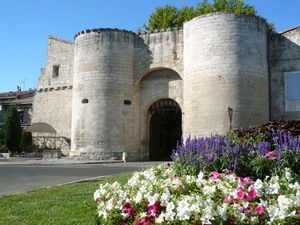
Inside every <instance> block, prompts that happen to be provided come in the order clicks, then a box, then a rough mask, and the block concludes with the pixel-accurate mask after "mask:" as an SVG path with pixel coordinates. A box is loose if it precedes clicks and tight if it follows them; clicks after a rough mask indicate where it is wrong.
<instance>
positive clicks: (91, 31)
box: [74, 28, 135, 39]
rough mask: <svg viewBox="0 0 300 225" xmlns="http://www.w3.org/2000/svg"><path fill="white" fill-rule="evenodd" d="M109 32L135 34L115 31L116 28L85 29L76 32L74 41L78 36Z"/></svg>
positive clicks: (127, 31)
mask: <svg viewBox="0 0 300 225" xmlns="http://www.w3.org/2000/svg"><path fill="white" fill-rule="evenodd" d="M111 31H116V32H119V33H128V34H135V33H134V32H132V31H129V30H125V29H117V28H114V29H112V28H93V29H86V30H82V31H80V32H78V33H77V34H75V36H74V39H76V38H77V37H78V36H79V35H82V34H89V33H98V34H100V33H103V32H111Z"/></svg>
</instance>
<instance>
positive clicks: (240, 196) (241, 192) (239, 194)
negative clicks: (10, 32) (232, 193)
mask: <svg viewBox="0 0 300 225" xmlns="http://www.w3.org/2000/svg"><path fill="white" fill-rule="evenodd" d="M236 195H237V198H238V199H240V200H243V199H245V198H246V193H245V192H244V189H243V188H242V187H238V189H237V192H236Z"/></svg>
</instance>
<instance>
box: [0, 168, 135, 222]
mask: <svg viewBox="0 0 300 225" xmlns="http://www.w3.org/2000/svg"><path fill="white" fill-rule="evenodd" d="M128 177H129V174H128V173H126V174H120V175H115V176H111V177H106V178H103V179H101V180H96V181H87V182H82V183H76V184H69V185H63V186H55V187H51V188H43V189H37V190H34V191H29V192H26V193H23V194H18V195H8V196H1V197H0V225H37V224H40V225H52V224H53V225H65V224H66V225H67V224H68V225H71V224H72V225H81V224H82V225H89V224H94V218H95V215H96V208H95V207H96V206H95V203H94V199H93V194H94V191H95V190H96V189H97V188H98V186H99V184H100V183H105V182H114V181H118V182H121V183H125V182H126V181H127V180H128Z"/></svg>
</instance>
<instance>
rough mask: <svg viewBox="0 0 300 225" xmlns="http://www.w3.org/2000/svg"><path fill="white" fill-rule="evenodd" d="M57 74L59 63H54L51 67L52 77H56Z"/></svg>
mask: <svg viewBox="0 0 300 225" xmlns="http://www.w3.org/2000/svg"><path fill="white" fill-rule="evenodd" d="M58 76H59V65H54V66H53V68H52V77H53V78H55V77H58Z"/></svg>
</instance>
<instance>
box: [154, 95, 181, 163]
mask: <svg viewBox="0 0 300 225" xmlns="http://www.w3.org/2000/svg"><path fill="white" fill-rule="evenodd" d="M148 118H149V157H150V160H170V156H171V153H172V150H173V149H174V148H175V147H176V144H177V143H178V142H180V140H181V134H182V122H181V121H182V113H181V109H180V106H179V105H178V103H177V102H176V101H174V100H173V99H161V100H158V101H156V102H154V103H153V104H152V105H151V106H150V108H149V110H148Z"/></svg>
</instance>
